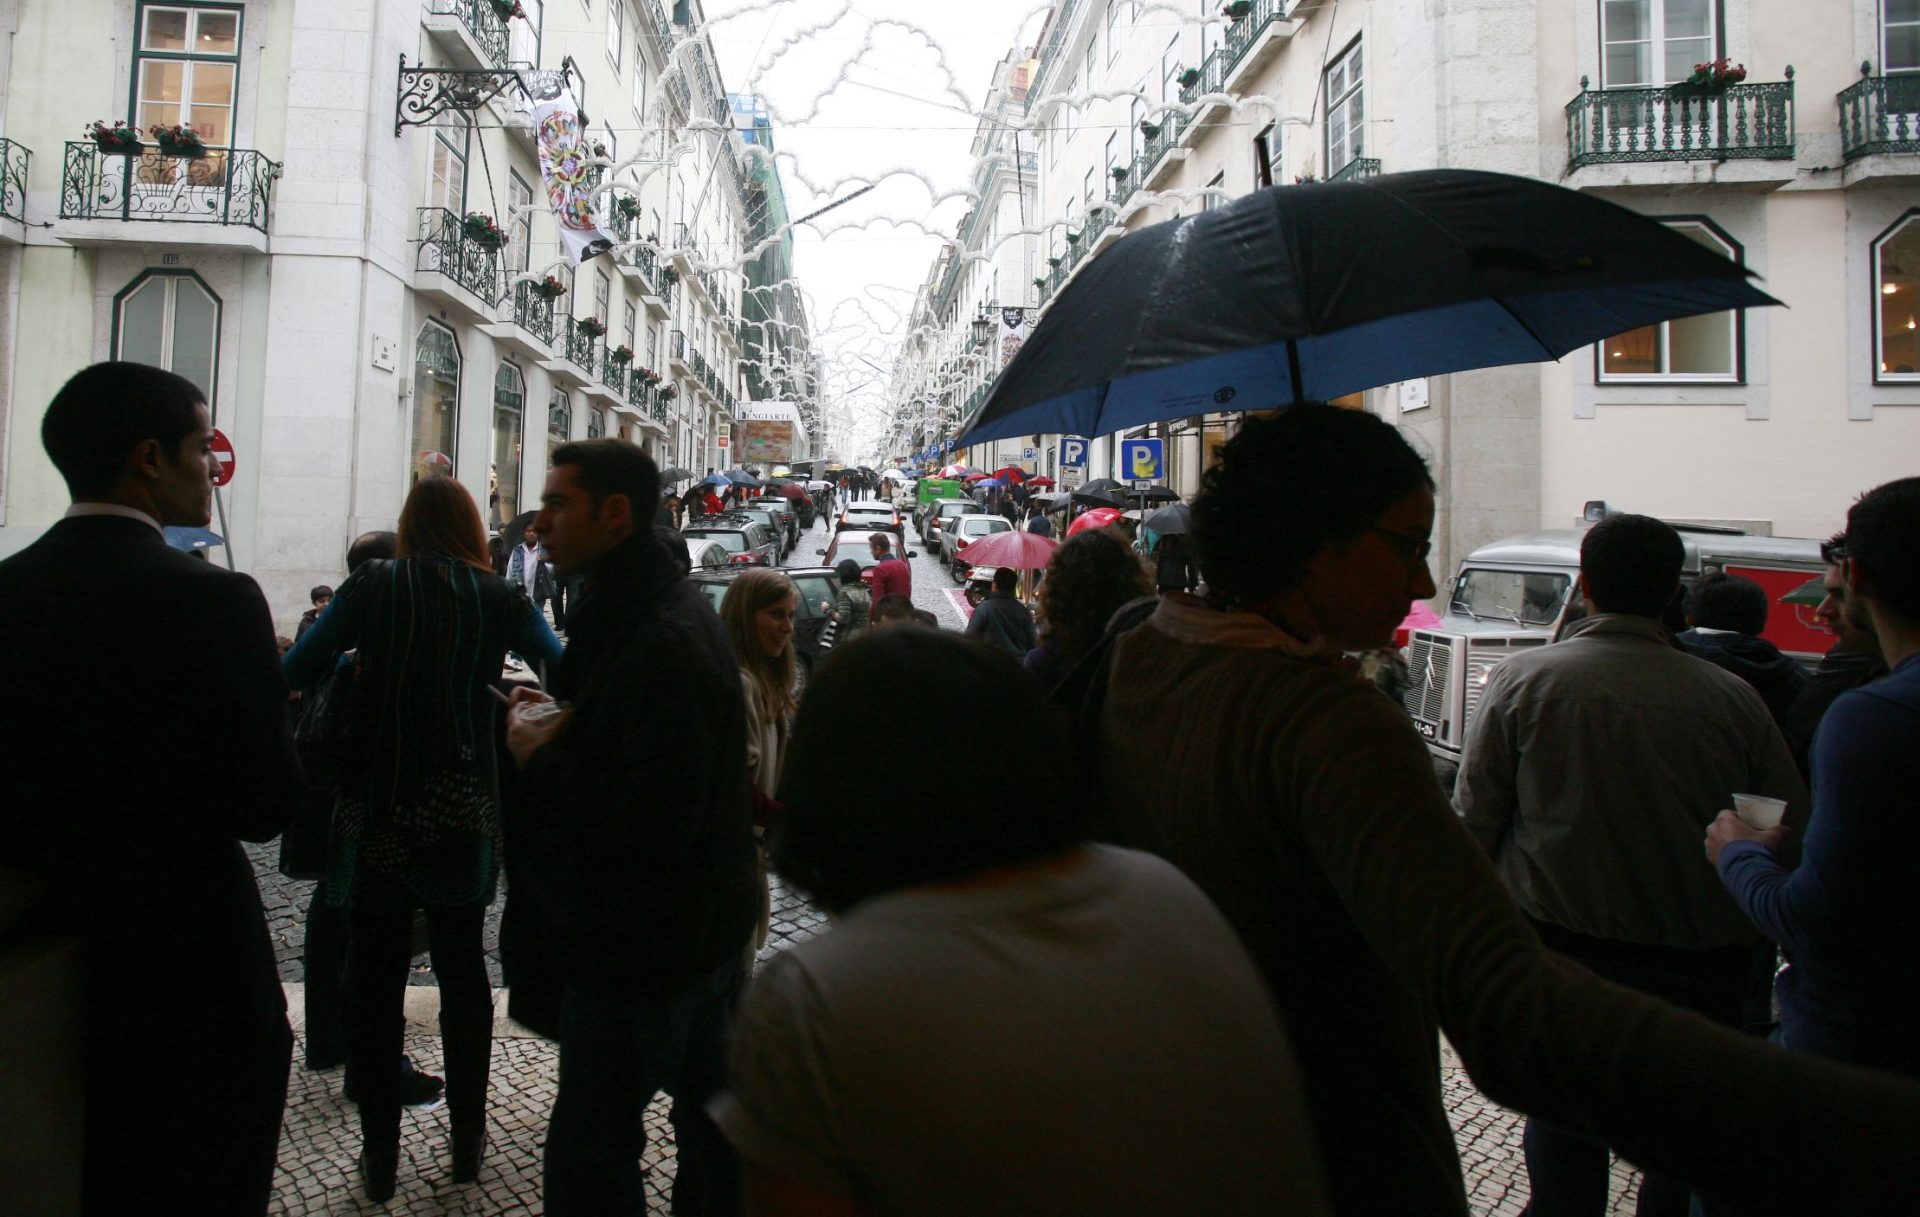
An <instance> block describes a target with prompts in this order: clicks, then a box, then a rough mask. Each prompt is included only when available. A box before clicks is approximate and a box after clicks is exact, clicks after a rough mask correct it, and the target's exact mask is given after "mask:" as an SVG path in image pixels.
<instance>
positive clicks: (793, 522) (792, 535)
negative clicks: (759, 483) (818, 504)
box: [747, 494, 800, 549]
mask: <svg viewBox="0 0 1920 1217" xmlns="http://www.w3.org/2000/svg"><path fill="white" fill-rule="evenodd" d="M747 506H749V507H764V508H766V509H767V510H768V511H771V512H773V513H774V514H775V515H777V516H779V517H780V523H781V526H782V527H784V528H785V529H786V532H787V548H788V549H792V548H793V547H794V546H795V545H798V544H799V543H800V512H799V511H798V510H797V509H796V508H795V507H794V505H793V501H792V500H791V499H787V498H783V497H782V496H780V495H777V494H763V495H760V496H758V497H756V498H751V499H748V500H747Z"/></svg>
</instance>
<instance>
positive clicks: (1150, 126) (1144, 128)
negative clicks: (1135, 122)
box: [1140, 122, 1160, 139]
mask: <svg viewBox="0 0 1920 1217" xmlns="http://www.w3.org/2000/svg"><path fill="white" fill-rule="evenodd" d="M1140 134H1142V135H1144V136H1146V137H1147V138H1148V139H1159V138H1160V124H1159V123H1147V122H1143V123H1141V124H1140Z"/></svg>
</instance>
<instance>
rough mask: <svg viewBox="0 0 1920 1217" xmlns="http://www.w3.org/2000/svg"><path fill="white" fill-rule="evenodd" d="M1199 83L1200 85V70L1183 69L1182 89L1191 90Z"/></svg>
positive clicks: (1181, 72) (1181, 73)
mask: <svg viewBox="0 0 1920 1217" xmlns="http://www.w3.org/2000/svg"><path fill="white" fill-rule="evenodd" d="M1199 83H1200V69H1199V68H1182V69H1181V70H1180V87H1181V88H1183V89H1191V88H1192V87H1193V86H1195V85H1197V84H1199Z"/></svg>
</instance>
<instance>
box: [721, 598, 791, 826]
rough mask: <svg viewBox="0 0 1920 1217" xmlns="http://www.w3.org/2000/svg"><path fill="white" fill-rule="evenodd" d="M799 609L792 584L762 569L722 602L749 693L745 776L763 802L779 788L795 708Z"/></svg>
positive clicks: (725, 623)
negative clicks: (795, 636) (795, 642)
mask: <svg viewBox="0 0 1920 1217" xmlns="http://www.w3.org/2000/svg"><path fill="white" fill-rule="evenodd" d="M798 605H799V592H798V591H797V589H795V587H794V586H793V580H792V579H790V578H788V577H787V576H786V575H785V574H783V573H781V572H780V571H777V570H770V569H765V568H762V569H759V570H748V571H743V572H741V573H740V575H739V576H738V577H737V578H735V579H734V581H733V583H732V585H731V586H729V587H728V588H727V595H726V598H725V599H724V600H722V601H721V602H720V621H721V624H723V625H725V626H726V627H727V637H728V639H729V640H731V641H732V643H733V654H734V658H735V659H736V660H738V661H739V664H740V683H741V684H742V685H743V686H744V687H745V689H746V694H747V773H748V775H749V776H750V777H751V778H752V779H753V788H754V790H755V792H756V793H757V794H759V795H761V796H764V797H766V798H772V797H773V795H774V794H775V792H777V791H778V790H779V788H780V766H781V762H782V761H783V760H784V759H785V758H784V753H785V751H786V742H787V730H788V727H789V726H790V725H791V724H792V722H793V713H794V711H795V710H796V709H798V707H799V688H798V686H799V669H800V664H799V660H798V658H797V657H796V656H795V654H794V650H793V621H794V614H795V613H796V612H797V611H798Z"/></svg>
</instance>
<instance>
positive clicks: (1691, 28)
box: [1600, 0, 1714, 89]
mask: <svg viewBox="0 0 1920 1217" xmlns="http://www.w3.org/2000/svg"><path fill="white" fill-rule="evenodd" d="M1713 57H1714V51H1713V0H1601V3H1600V77H1601V87H1602V88H1609V89H1617V88H1623V87H1626V86H1629V85H1665V84H1673V83H1674V82H1675V81H1679V80H1685V79H1686V78H1687V77H1688V76H1689V75H1691V74H1692V72H1693V65H1694V64H1696V63H1705V62H1707V61H1708V60H1710V59H1712V58H1713Z"/></svg>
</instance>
